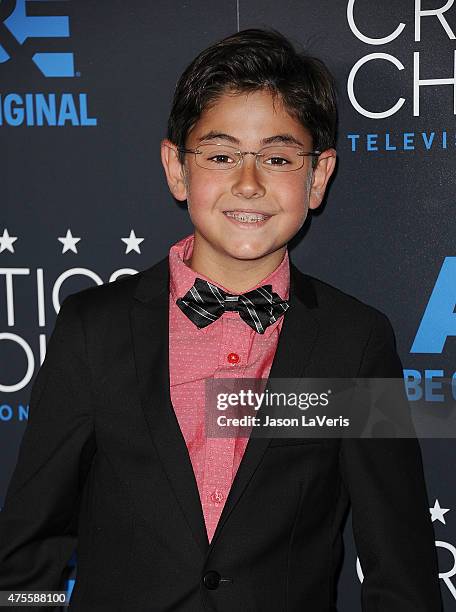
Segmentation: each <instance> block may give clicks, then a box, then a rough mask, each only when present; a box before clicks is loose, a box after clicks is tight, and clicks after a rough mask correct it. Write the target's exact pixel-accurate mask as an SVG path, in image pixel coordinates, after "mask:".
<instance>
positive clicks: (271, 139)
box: [198, 130, 304, 147]
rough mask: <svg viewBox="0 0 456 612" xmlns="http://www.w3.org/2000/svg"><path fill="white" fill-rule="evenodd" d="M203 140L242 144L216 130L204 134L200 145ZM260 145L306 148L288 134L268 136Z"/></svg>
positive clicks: (199, 140)
mask: <svg viewBox="0 0 456 612" xmlns="http://www.w3.org/2000/svg"><path fill="white" fill-rule="evenodd" d="M203 140H227V141H228V142H232V143H233V144H236V145H240V144H241V142H240V140H238V139H237V138H235V137H234V136H231V135H230V134H225V133H223V132H217V131H215V130H211V131H210V132H207V134H204V136H201V138H199V139H198V144H199V143H201V142H202V141H203ZM260 143H261V144H262V145H268V144H275V143H282V144H295V145H298V146H299V147H304V145H303V143H302V142H300V141H299V140H298V139H297V138H295V137H294V136H293V135H292V134H288V133H287V134H275V135H274V136H268V137H267V138H263V139H262V140H261V141H260Z"/></svg>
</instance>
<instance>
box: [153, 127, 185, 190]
mask: <svg viewBox="0 0 456 612" xmlns="http://www.w3.org/2000/svg"><path fill="white" fill-rule="evenodd" d="M160 154H161V161H162V164H163V168H164V169H165V174H166V180H167V182H168V187H169V190H170V191H171V193H172V194H173V196H174V197H175V198H176V200H180V201H181V202H182V201H184V200H186V199H187V181H186V177H185V168H184V166H183V165H182V164H181V163H180V161H179V157H178V155H179V153H178V149H177V146H176V145H175V144H173V143H172V142H171V141H170V140H168V139H167V138H164V139H163V140H162V141H161V145H160Z"/></svg>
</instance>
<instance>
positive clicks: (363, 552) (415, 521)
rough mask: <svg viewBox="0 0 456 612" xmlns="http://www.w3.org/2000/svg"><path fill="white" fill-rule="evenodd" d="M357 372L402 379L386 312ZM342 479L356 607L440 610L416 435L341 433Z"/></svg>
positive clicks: (378, 317) (380, 611) (366, 611)
mask: <svg viewBox="0 0 456 612" xmlns="http://www.w3.org/2000/svg"><path fill="white" fill-rule="evenodd" d="M358 377H359V378H402V377H403V371H402V364H401V361H400V359H399V356H398V354H397V352H396V346H395V338H394V333H393V330H392V327H391V324H390V322H389V320H388V318H387V317H386V316H385V315H383V314H381V313H380V312H375V315H374V322H373V325H372V328H371V333H370V336H369V339H368V341H367V344H366V347H365V350H364V354H363V358H362V362H361V366H360V370H359V373H358ZM340 468H341V473H342V480H343V482H344V485H345V487H346V489H347V490H348V494H349V496H350V500H351V506H352V527H353V535H354V539H355V543H356V548H357V551H358V556H359V559H360V563H361V568H362V571H363V575H364V580H363V584H362V587H361V601H362V610H363V612H384V611H386V610H387V611H388V612H440V611H441V610H442V601H441V595H440V587H439V578H438V565H437V552H436V547H435V541H434V538H435V536H434V530H433V527H432V522H431V518H430V513H429V501H428V497H427V492H426V485H425V481H424V473H423V465H422V459H421V451H420V446H419V443H418V440H417V439H416V438H396V439H392V438H390V439H388V438H375V439H374V438H371V439H367V438H365V439H356V438H353V439H348V438H347V439H345V440H343V441H342V443H341V452H340Z"/></svg>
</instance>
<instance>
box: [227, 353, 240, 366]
mask: <svg viewBox="0 0 456 612" xmlns="http://www.w3.org/2000/svg"><path fill="white" fill-rule="evenodd" d="M227 359H228V363H232V364H235V363H239V360H240V357H239V355H238V354H237V353H230V354H229V355H228V357H227Z"/></svg>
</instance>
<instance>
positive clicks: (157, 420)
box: [131, 257, 318, 554]
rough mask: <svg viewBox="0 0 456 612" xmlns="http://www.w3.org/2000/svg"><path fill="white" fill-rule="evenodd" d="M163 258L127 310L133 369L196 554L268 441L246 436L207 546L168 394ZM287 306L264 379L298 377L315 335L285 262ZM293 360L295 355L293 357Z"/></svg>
mask: <svg viewBox="0 0 456 612" xmlns="http://www.w3.org/2000/svg"><path fill="white" fill-rule="evenodd" d="M168 281H169V271H168V258H167V257H166V258H165V259H163V260H162V261H161V262H159V263H158V264H157V265H155V266H153V267H152V268H149V269H148V270H146V271H145V272H143V273H142V275H141V277H140V279H139V282H138V285H137V288H136V292H135V300H134V304H133V307H132V310H131V326H132V335H133V346H134V352H135V361H136V370H137V376H138V384H139V388H140V393H141V398H142V406H143V411H144V415H145V418H146V421H147V423H148V426H149V430H150V434H151V436H152V439H153V442H154V445H155V447H156V449H157V452H158V454H159V456H160V459H161V461H162V463H163V467H164V469H165V471H166V473H167V476H168V478H169V482H170V484H171V486H172V488H173V490H174V493H175V495H176V498H177V501H178V503H179V505H180V507H181V509H182V511H183V514H184V516H185V519H186V521H187V523H188V525H189V527H190V529H191V531H192V533H193V536H194V539H195V541H196V543H197V545H198V546H199V548H200V550H201V551H202V552H203V553H204V554H206V553H208V552H209V551H210V550H211V549H212V547H213V546H214V544H215V542H216V540H217V539H218V537H219V535H220V533H221V531H222V529H223V526H224V524H225V523H226V521H227V519H228V517H229V515H230V514H231V512H232V511H233V509H234V508H235V506H236V504H237V502H238V501H239V498H240V497H241V495H242V493H243V491H244V489H245V487H246V486H247V484H248V483H249V481H250V479H251V478H252V476H253V474H254V472H255V470H256V468H257V466H258V465H259V463H260V461H261V458H262V457H263V454H264V452H265V450H266V448H267V446H268V444H269V442H270V438H250V439H249V442H248V444H247V447H246V450H245V453H244V456H243V458H242V461H241V464H240V466H239V469H238V471H237V473H236V477H235V479H234V481H233V485H232V487H231V489H230V492H229V495H228V498H227V500H226V503H225V506H224V508H223V512H222V515H221V517H220V520H219V522H218V525H217V529H216V531H215V534H214V537H213V538H212V541H211V544H210V545H209V542H208V538H207V532H206V526H205V523H204V516H203V512H202V508H201V502H200V497H199V492H198V487H197V483H196V479H195V475H194V472H193V467H192V464H191V461H190V457H189V454H188V450H187V447H186V444H185V440H184V437H183V435H182V432H181V430H180V426H179V423H178V421H177V418H176V415H175V412H174V409H173V406H172V404H171V398H170V392H169V333H168V326H169V294H168ZM289 302H290V308H289V309H288V311H287V313H286V315H285V320H284V322H283V326H282V331H281V333H280V337H279V342H278V345H277V350H276V354H275V357H274V361H273V364H272V368H271V373H270V378H271V379H273V378H300V377H301V376H302V375H303V372H304V368H305V366H306V364H307V362H308V361H309V358H310V355H311V352H312V348H313V345H314V343H315V340H316V338H317V334H318V324H317V321H316V319H315V317H314V316H313V315H312V312H311V311H312V309H313V308H315V307H316V299H315V294H314V290H313V286H312V284H311V282H310V280H309V279H308V277H306V276H304V275H303V274H302V273H301V272H299V270H298V269H297V268H296V267H295V266H294V265H293V264H290V300H289ZM298 356H299V357H298Z"/></svg>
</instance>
